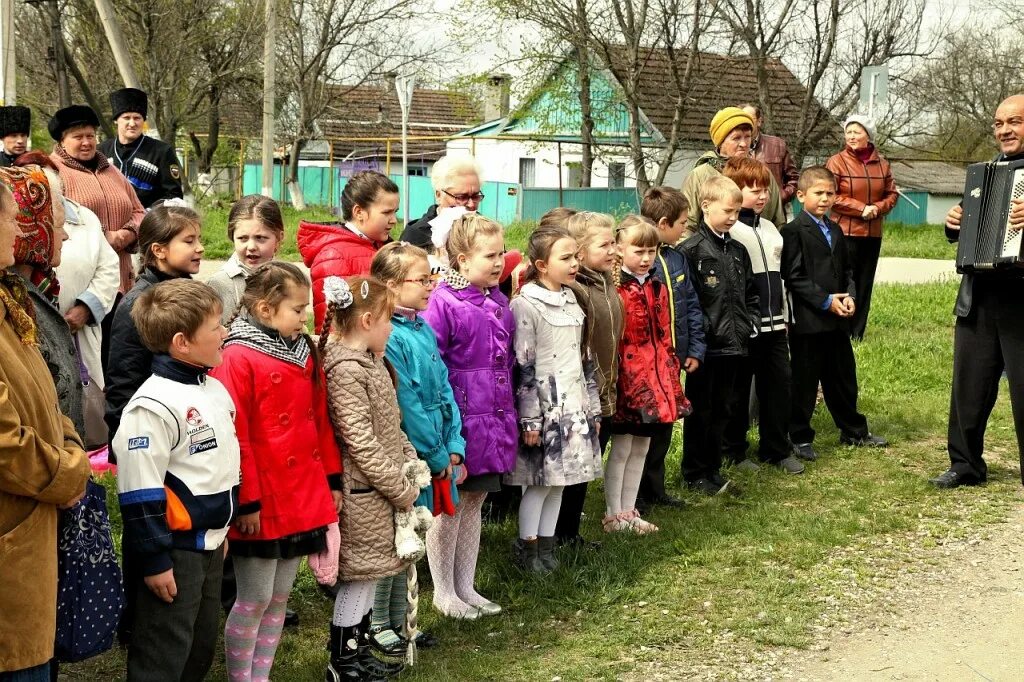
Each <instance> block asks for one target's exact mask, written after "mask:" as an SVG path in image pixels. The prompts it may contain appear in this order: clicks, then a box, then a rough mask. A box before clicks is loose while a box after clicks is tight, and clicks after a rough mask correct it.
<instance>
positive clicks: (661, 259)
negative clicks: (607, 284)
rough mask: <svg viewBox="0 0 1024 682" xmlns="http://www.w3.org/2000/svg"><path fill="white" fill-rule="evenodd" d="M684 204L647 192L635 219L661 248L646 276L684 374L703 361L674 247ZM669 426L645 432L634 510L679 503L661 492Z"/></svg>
mask: <svg viewBox="0 0 1024 682" xmlns="http://www.w3.org/2000/svg"><path fill="white" fill-rule="evenodd" d="M689 211H690V203H689V202H688V201H687V200H686V197H684V196H683V193H682V192H680V191H679V190H677V189H675V188H674V187H652V188H651V189H649V190H647V192H646V193H645V194H644V198H643V201H641V202H640V214H641V215H642V216H643V217H645V218H647V219H649V220H650V221H651V222H653V223H654V226H655V228H657V230H658V239H659V240H660V241H661V244H660V245H659V247H658V254H657V256H656V257H655V259H654V267H652V268H651V274H652V275H653V276H654V277H656V278H657V279H659V280H661V281H662V282H664V283H665V284H666V285H667V286H666V288H667V290H668V295H669V317H670V320H671V333H672V345H673V346H674V347H675V350H676V357H677V358H679V365H680V367H682V369H683V371H684V372H685V373H686V374H691V373H693V372H695V371H697V368H698V367H700V364H701V363H702V362H703V361H704V352H705V344H704V313H703V312H702V311H701V308H700V300H699V299H698V298H697V290H696V289H695V288H694V286H693V279H692V276H691V273H692V268H691V267H690V264H689V263H688V262H687V260H686V256H685V255H684V254H683V252H682V251H681V250H679V249H678V248H676V244H677V243H678V242H679V240H680V238H681V237H682V236H683V232H684V231H685V229H686V221H687V217H688V215H689ZM674 429H675V424H660V425H658V427H657V429H653V430H652V433H651V444H650V447H649V448H648V450H647V459H646V460H645V461H644V473H643V478H641V479H640V496H639V497H638V498H637V508H638V509H640V510H641V511H645V508H646V507H649V506H652V505H663V506H667V507H680V506H682V502H680V501H679V500H678V499H676V498H675V497H673V496H672V495H669V494H668V493H667V492H666V491H665V457H666V456H667V455H668V449H669V446H670V445H671V444H672V431H673V430H674Z"/></svg>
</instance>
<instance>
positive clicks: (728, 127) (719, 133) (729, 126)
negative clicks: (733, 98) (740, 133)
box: [708, 107, 754, 149]
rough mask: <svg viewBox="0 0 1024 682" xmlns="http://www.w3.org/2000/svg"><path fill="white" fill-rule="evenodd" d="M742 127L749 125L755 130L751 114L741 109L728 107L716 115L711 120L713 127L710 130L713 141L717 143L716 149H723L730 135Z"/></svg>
mask: <svg viewBox="0 0 1024 682" xmlns="http://www.w3.org/2000/svg"><path fill="white" fill-rule="evenodd" d="M742 125H748V126H750V129H751V130H753V129H754V119H752V118H750V114H748V113H747V112H745V111H743V110H742V109H740V108H739V107H726V108H725V109H722V110H721V111H719V112H718V113H717V114H715V117H714V118H712V119H711V127H710V129H709V130H708V132H709V133H711V141H712V142H714V143H715V148H716V149H717V148H718V147H721V146H722V142H723V141H724V140H725V138H727V137H728V136H729V133H731V132H732V131H733V130H734V129H736V128H738V127H739V126H742Z"/></svg>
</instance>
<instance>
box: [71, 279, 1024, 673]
mask: <svg viewBox="0 0 1024 682" xmlns="http://www.w3.org/2000/svg"><path fill="white" fill-rule="evenodd" d="M955 293H956V286H955V284H953V283H936V284H927V285H919V286H895V285H880V286H878V287H876V294H875V300H874V305H873V306H872V322H871V328H870V330H869V334H868V337H867V340H866V341H864V342H862V343H860V344H858V345H857V346H856V354H857V360H858V364H859V368H860V385H861V407H862V410H863V411H864V412H865V413H866V414H867V415H868V418H869V420H870V423H871V427H872V430H873V431H874V432H876V433H880V434H883V435H885V436H887V437H888V438H889V439H890V440H891V441H892V447H891V448H889V449H888V450H886V451H884V452H882V451H864V450H857V449H853V448H846V447H840V446H839V445H838V434H837V433H836V430H835V428H834V426H832V424H831V421H830V420H829V418H828V415H827V413H824V412H823V411H822V410H820V409H819V412H818V413H817V415H816V419H815V425H816V427H817V428H818V431H819V437H818V440H817V445H818V448H819V452H820V453H821V454H822V457H821V459H820V460H819V461H818V462H816V463H813V464H810V465H808V467H807V473H806V474H804V475H803V476H785V475H783V474H781V473H779V472H776V471H768V470H763V471H761V472H758V473H755V474H740V473H738V472H731V473H732V477H733V478H734V480H736V481H737V482H738V483H740V485H741V486H742V487H743V488H744V491H745V492H744V495H743V496H742V497H740V498H732V497H722V498H714V499H704V498H697V497H695V496H692V495H687V496H686V499H687V502H688V506H687V508H686V509H684V510H681V511H672V510H659V511H657V512H655V513H653V514H652V515H651V517H650V518H651V519H652V520H653V521H654V522H655V523H657V524H658V525H659V526H660V527H661V529H662V530H661V532H660V533H658V534H657V535H654V536H648V537H644V538H640V537H628V536H603V537H602V536H601V532H600V525H599V521H600V518H601V516H602V508H603V501H602V486H601V483H600V482H597V483H595V484H594V485H592V486H591V489H590V495H589V499H588V501H587V516H586V518H585V519H584V528H583V531H584V533H585V534H586V535H588V536H589V537H591V538H595V539H597V538H600V539H601V540H602V542H603V547H602V549H601V550H600V551H599V552H597V553H593V554H582V555H579V556H566V557H563V558H564V565H563V567H562V568H560V569H559V570H558V571H557V572H556V573H555V574H553V575H551V576H550V577H547V578H534V577H532V576H526V575H524V574H522V573H521V572H519V571H518V570H517V569H515V568H514V567H513V566H512V565H511V562H510V553H509V543H510V542H511V540H512V539H513V537H514V535H515V523H514V521H513V520H508V521H505V522H504V523H501V524H492V525H486V526H485V528H484V537H483V546H482V549H481V555H480V568H479V573H478V576H479V579H478V588H479V590H480V592H481V593H482V594H484V595H486V596H488V597H490V598H492V599H494V600H495V601H496V602H498V603H499V604H501V605H502V606H504V608H505V611H504V613H503V614H502V615H501V616H498V617H496V618H491V619H485V620H482V621H477V622H473V623H458V622H453V621H450V620H445V619H440V618H438V616H437V614H436V613H435V612H434V611H433V609H432V608H431V606H430V587H429V585H427V584H424V585H423V590H422V591H421V609H420V622H421V626H422V627H424V628H425V629H427V630H428V631H430V632H432V633H435V634H436V635H438V636H439V637H440V639H442V641H443V645H442V647H441V648H440V649H438V650H433V651H423V652H421V655H420V663H419V665H417V666H416V668H415V669H414V670H412V671H410V672H407V673H405V674H404V675H403V676H402V679H406V680H411V681H413V680H432V681H433V680H482V679H488V680H552V679H556V678H560V679H562V680H579V679H608V680H610V679H616V678H619V677H623V676H626V677H635V678H637V679H649V675H648V674H647V673H656V676H657V678H658V679H684V678H688V677H693V676H694V675H696V673H695V672H694V671H695V670H696V668H694V667H691V666H697V665H699V664H701V663H702V662H705V661H707V660H708V659H709V658H711V657H714V656H719V657H720V658H721V657H722V656H725V654H723V653H722V652H732V651H739V652H741V654H744V655H745V654H753V653H755V652H758V651H761V650H764V649H766V648H771V647H775V646H780V645H784V646H795V647H803V646H807V645H808V644H809V643H810V641H811V637H812V635H813V631H814V627H813V626H814V625H815V624H816V623H818V622H819V621H818V618H819V617H820V616H821V614H822V613H823V611H824V609H825V605H826V603H831V602H832V601H834V600H843V599H856V597H851V596H850V595H853V594H859V592H858V589H859V588H858V586H861V587H864V586H868V587H872V586H873V587H874V588H876V589H877V588H878V587H879V586H878V585H877V584H875V583H874V582H873V581H876V580H877V578H876V577H875V575H876V568H877V566H878V564H877V563H876V561H877V560H881V559H884V558H885V557H889V558H892V557H895V558H896V560H897V561H898V559H899V556H900V552H901V550H902V548H904V547H906V546H907V543H908V542H913V543H917V544H920V543H921V542H924V543H928V542H941V541H943V539H944V538H948V537H950V536H957V537H959V536H962V535H963V534H964V533H967V532H969V531H971V530H974V529H976V528H978V527H979V526H982V525H984V524H991V523H996V522H999V521H1000V520H1001V519H1003V518H1004V517H1005V515H1006V512H1007V510H1008V509H1009V507H1010V506H1011V505H1013V504H1015V503H1016V502H1017V501H1018V499H1019V497H1020V495H1019V493H1020V480H1019V477H1018V472H1017V466H1016V448H1015V447H1014V436H1013V431H1012V422H1011V419H1010V415H1009V405H1008V401H1007V400H1006V398H1005V397H1003V398H1001V399H1000V401H999V403H998V404H997V407H996V412H995V415H994V417H993V420H992V423H991V425H990V429H989V438H988V458H989V461H990V483H989V484H988V485H987V486H985V487H982V488H970V489H961V490H957V491H952V492H940V491H936V490H934V489H932V488H931V487H930V486H929V485H928V484H927V482H926V478H927V476H929V475H934V474H936V473H938V472H940V471H942V470H943V469H944V468H945V466H946V464H947V462H948V460H947V458H946V453H945V439H944V434H945V425H946V415H947V411H948V404H949V403H948V401H949V382H950V368H951V353H952V350H951V349H952V324H953V317H952V314H951V309H952V305H953V300H954V298H955ZM1004 393H1005V390H1004ZM678 445H679V444H678V434H677V438H676V442H675V443H674V446H673V450H672V453H670V466H669V467H668V470H669V472H670V476H671V479H672V480H671V483H672V484H673V485H675V484H677V482H678V481H677V477H678V458H679V450H678ZM727 473H730V472H727ZM111 483H112V482H111V481H109V480H108V481H107V484H108V486H109V485H110V484H111ZM110 502H111V505H112V507H111V508H112V510H113V511H114V513H113V517H114V519H115V523H116V521H117V514H116V498H114V497H113V496H111V498H110ZM420 575H421V580H422V581H424V582H425V581H426V580H428V576H429V572H428V571H427V569H426V565H425V563H424V565H423V567H422V568H421V571H420ZM291 605H292V607H293V608H295V609H297V610H298V611H299V613H300V615H301V617H302V625H301V626H300V627H299V629H298V630H297V631H289V632H288V633H287V634H286V635H285V637H284V640H283V642H282V645H281V648H280V650H279V652H278V657H277V662H276V665H275V668H274V679H275V680H296V681H299V680H316V679H322V675H323V668H324V666H325V665H326V660H327V654H326V651H325V650H324V644H325V641H326V627H327V622H328V618H329V614H330V611H331V605H330V604H329V603H328V602H327V601H326V600H324V599H323V598H322V597H321V596H320V594H319V593H318V592H317V590H316V588H315V585H314V584H313V581H312V578H311V577H310V575H309V573H308V572H307V571H305V570H304V571H303V572H302V573H301V574H300V578H299V582H298V584H297V587H296V589H295V591H294V592H293V597H292V601H291ZM729 656H732V654H729ZM731 660H732V659H731V658H726V660H725V662H724V663H723V664H722V665H724V667H720V668H718V669H716V673H715V677H729V676H734V675H735V673H730V670H729V668H728V665H729V662H730V661H731ZM65 670H66V672H67V674H68V676H69V679H80V680H96V679H104V678H112V679H118V678H120V677H121V676H123V670H124V665H123V660H122V658H121V654H120V653H118V652H112V653H108V654H106V655H104V656H102V657H99V658H97V659H93V660H91V661H88V662H85V663H81V664H77V665H69V666H67V667H66V669H65ZM645 671H647V673H645ZM211 679H215V680H223V679H225V674H224V668H223V663H222V662H221V661H218V662H217V664H216V667H215V669H214V672H213V674H212V675H211Z"/></svg>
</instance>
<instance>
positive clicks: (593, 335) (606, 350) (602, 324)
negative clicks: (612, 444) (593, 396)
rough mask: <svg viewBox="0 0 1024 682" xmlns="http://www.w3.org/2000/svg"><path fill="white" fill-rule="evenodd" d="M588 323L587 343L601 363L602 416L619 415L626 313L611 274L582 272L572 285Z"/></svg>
mask: <svg viewBox="0 0 1024 682" xmlns="http://www.w3.org/2000/svg"><path fill="white" fill-rule="evenodd" d="M569 288H570V289H572V290H573V293H575V294H576V302H577V303H579V304H580V307H581V308H583V312H584V313H586V315H587V321H586V322H585V323H584V325H583V329H584V331H585V333H586V338H585V341H586V343H587V346H588V347H589V348H590V352H591V353H593V354H594V359H595V360H597V389H598V391H599V392H600V394H601V416H602V417H611V416H612V415H613V414H615V400H616V386H617V385H618V378H619V344H620V343H621V342H622V329H623V326H624V324H625V312H624V309H623V306H622V299H621V298H619V292H618V290H617V289H616V288H615V282H613V281H612V277H611V275H609V274H608V273H601V272H595V271H594V270H590V269H588V268H582V267H581V268H580V270H579V272H578V273H577V275H576V281H575V282H573V283H572V284H570V285H569Z"/></svg>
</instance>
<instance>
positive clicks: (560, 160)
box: [558, 142, 564, 206]
mask: <svg viewBox="0 0 1024 682" xmlns="http://www.w3.org/2000/svg"><path fill="white" fill-rule="evenodd" d="M558 205H559V206H563V205H564V204H563V203H562V143H561V142H559V143H558Z"/></svg>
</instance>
